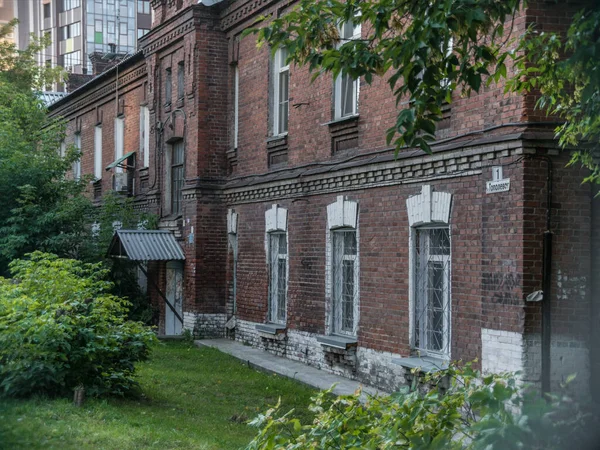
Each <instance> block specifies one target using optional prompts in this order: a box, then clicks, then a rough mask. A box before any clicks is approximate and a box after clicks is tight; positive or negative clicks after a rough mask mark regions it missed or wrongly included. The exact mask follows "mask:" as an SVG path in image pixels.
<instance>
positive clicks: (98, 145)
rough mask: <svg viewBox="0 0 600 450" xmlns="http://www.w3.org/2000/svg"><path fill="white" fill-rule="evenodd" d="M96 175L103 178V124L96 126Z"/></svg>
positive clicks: (97, 177) (97, 178)
mask: <svg viewBox="0 0 600 450" xmlns="http://www.w3.org/2000/svg"><path fill="white" fill-rule="evenodd" d="M94 177H95V178H96V180H100V179H102V125H96V126H95V127H94Z"/></svg>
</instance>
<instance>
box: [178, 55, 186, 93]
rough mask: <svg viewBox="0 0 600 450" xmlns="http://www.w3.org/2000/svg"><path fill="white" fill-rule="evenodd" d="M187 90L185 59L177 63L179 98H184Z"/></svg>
mask: <svg viewBox="0 0 600 450" xmlns="http://www.w3.org/2000/svg"><path fill="white" fill-rule="evenodd" d="M184 91H185V66H184V64H183V61H181V62H180V63H179V64H177V99H178V100H182V99H183V94H184Z"/></svg>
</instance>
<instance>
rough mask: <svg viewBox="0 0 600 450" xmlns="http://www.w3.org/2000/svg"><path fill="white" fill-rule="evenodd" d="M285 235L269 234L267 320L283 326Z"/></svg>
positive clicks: (285, 260)
mask: <svg viewBox="0 0 600 450" xmlns="http://www.w3.org/2000/svg"><path fill="white" fill-rule="evenodd" d="M287 267H288V251H287V234H286V233H279V232H272V233H269V320H270V321H271V322H273V323H280V324H285V320H286V311H287Z"/></svg>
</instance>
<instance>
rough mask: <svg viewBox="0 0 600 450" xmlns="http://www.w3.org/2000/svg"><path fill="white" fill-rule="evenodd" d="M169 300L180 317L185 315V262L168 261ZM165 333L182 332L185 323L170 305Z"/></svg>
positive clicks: (166, 306)
mask: <svg viewBox="0 0 600 450" xmlns="http://www.w3.org/2000/svg"><path fill="white" fill-rule="evenodd" d="M166 295H167V300H168V301H169V303H171V305H173V307H174V308H175V310H176V311H177V313H178V314H179V316H180V317H183V263H181V262H179V261H171V262H168V263H167V292H166ZM165 308H166V311H165V334H166V335H167V336H174V335H179V334H181V332H182V330H183V325H182V323H181V321H180V320H179V319H178V318H177V316H176V315H175V314H173V310H172V309H171V308H170V307H169V305H165Z"/></svg>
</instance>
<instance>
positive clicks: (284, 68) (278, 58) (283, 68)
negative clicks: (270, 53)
mask: <svg viewBox="0 0 600 450" xmlns="http://www.w3.org/2000/svg"><path fill="white" fill-rule="evenodd" d="M282 58H283V52H282V49H278V50H277V51H276V52H275V58H274V61H273V136H284V135H286V134H287V133H288V130H285V131H280V130H279V125H280V124H279V113H280V110H279V108H280V105H279V100H280V99H279V88H280V86H279V83H280V75H281V74H282V73H284V72H287V76H288V111H287V113H288V123H289V113H290V109H289V89H290V66H289V64H287V65H284V64H285V61H282Z"/></svg>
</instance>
